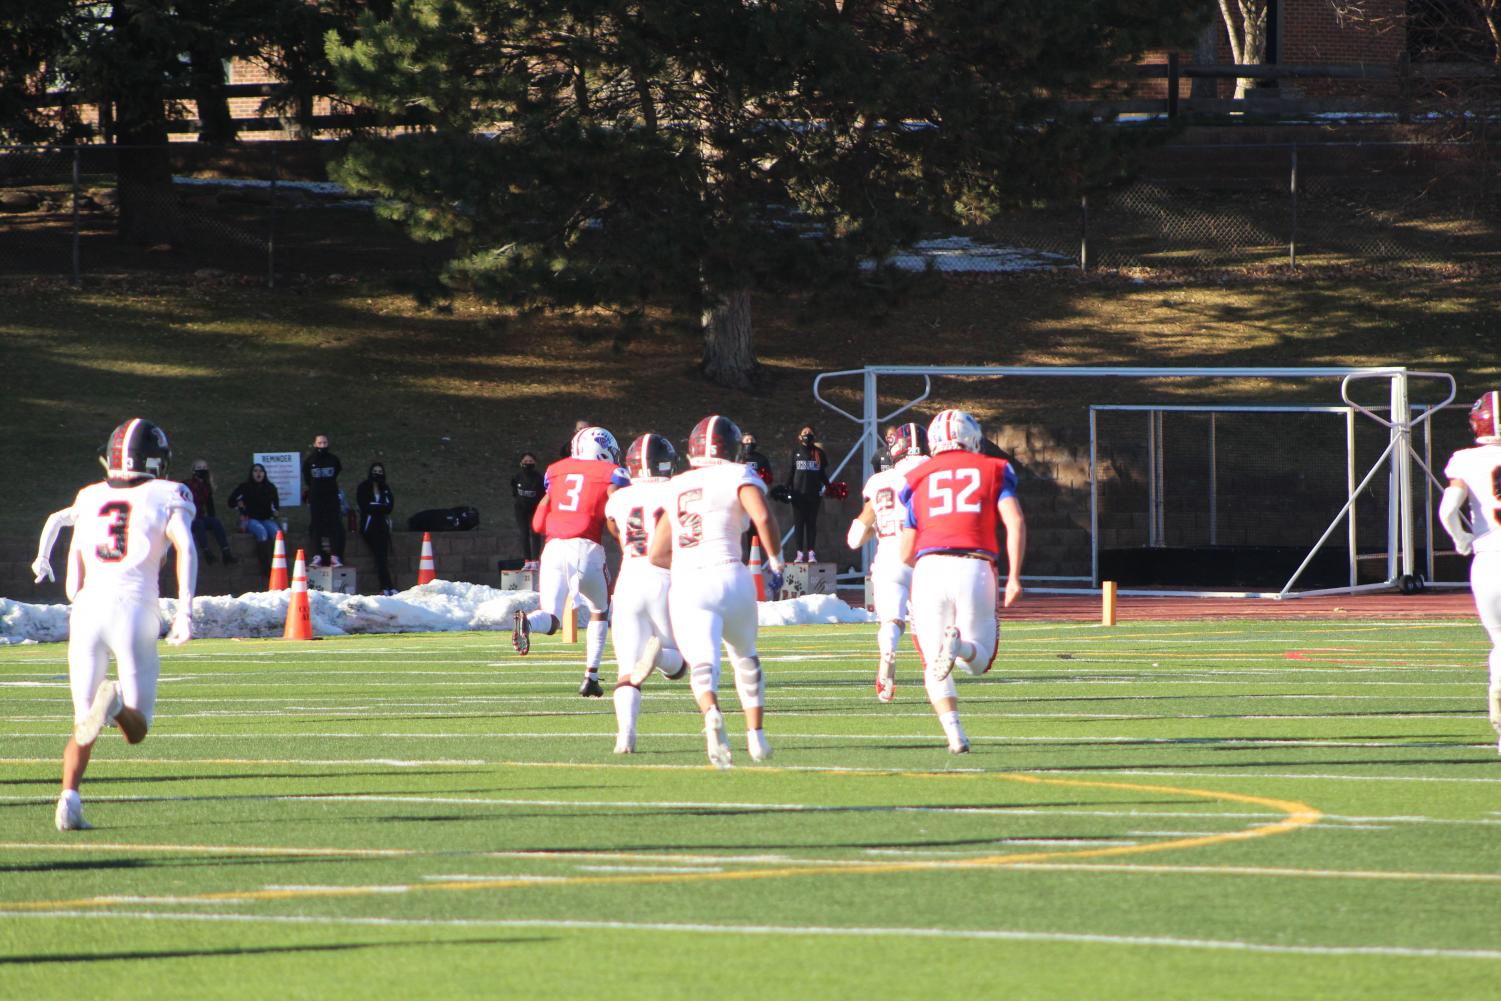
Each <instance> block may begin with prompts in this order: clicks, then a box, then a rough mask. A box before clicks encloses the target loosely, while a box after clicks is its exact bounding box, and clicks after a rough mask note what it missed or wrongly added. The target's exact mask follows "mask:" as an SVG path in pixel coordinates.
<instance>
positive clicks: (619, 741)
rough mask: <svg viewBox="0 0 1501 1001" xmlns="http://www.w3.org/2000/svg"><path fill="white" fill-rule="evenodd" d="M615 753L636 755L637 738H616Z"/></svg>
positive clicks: (633, 736)
mask: <svg viewBox="0 0 1501 1001" xmlns="http://www.w3.org/2000/svg"><path fill="white" fill-rule="evenodd" d="M615 753H616V754H635V753H636V737H635V735H632V736H629V737H616V738H615Z"/></svg>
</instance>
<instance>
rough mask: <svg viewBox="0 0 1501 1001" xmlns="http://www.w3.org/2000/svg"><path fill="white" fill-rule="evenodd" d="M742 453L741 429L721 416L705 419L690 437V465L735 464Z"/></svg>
mask: <svg viewBox="0 0 1501 1001" xmlns="http://www.w3.org/2000/svg"><path fill="white" fill-rule="evenodd" d="M739 453H740V429H739V428H738V427H736V426H735V422H734V421H732V420H730V419H729V418H728V417H725V416H723V415H721V414H713V415H711V416H709V417H705V418H704V419H703V420H701V421H699V422H698V423H697V424H695V425H693V432H692V433H691V434H689V435H688V465H690V466H709V465H713V464H714V463H717V462H734V461H735V456H736V455H738V454H739Z"/></svg>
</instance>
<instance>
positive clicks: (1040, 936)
mask: <svg viewBox="0 0 1501 1001" xmlns="http://www.w3.org/2000/svg"><path fill="white" fill-rule="evenodd" d="M0 917H6V918H11V917H27V918H41V919H57V918H104V919H110V918H123V919H125V920H130V921H186V922H225V923H248V924H296V925H322V926H342V927H376V928H379V927H397V928H406V927H419V928H537V929H560V930H569V931H624V932H642V931H648V932H666V933H671V932H688V933H700V934H718V935H756V936H773V935H786V936H790V937H794V938H806V937H809V936H818V937H823V938H894V939H903V940H908V939H912V938H929V939H946V940H958V941H991V942H997V941H999V942H1067V943H1077V944H1081V945H1105V946H1117V947H1139V948H1166V949H1190V950H1208V951H1217V952H1249V953H1267V954H1275V955H1296V956H1372V957H1396V958H1407V959H1468V960H1490V961H1494V960H1501V950H1497V949H1448V948H1425V947H1421V946H1400V945H1286V944H1280V943H1272V942H1252V941H1246V940H1242V939H1210V938H1180V937H1175V936H1170V935H1111V934H1103V933H1088V932H1069V931H1037V930H1030V929H1004V928H973V929H961V928H883V927H869V926H850V927H845V928H840V927H833V926H818V925H812V926H809V925H767V924H744V925H736V924H709V923H703V924H699V923H668V922H646V921H588V920H571V919H546V918H535V919H533V918H511V919H479V918H358V917H322V916H316V915H291V914H287V915H271V914H264V915H256V914H229V913H222V914H203V913H192V912H189V913H181V914H174V913H165V912H156V911H114V912H111V911H88V910H72V911H50V912H36V911H0Z"/></svg>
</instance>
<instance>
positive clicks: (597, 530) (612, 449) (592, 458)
mask: <svg viewBox="0 0 1501 1001" xmlns="http://www.w3.org/2000/svg"><path fill="white" fill-rule="evenodd" d="M569 451H570V452H571V453H572V454H571V456H570V457H569V458H567V459H559V460H558V461H557V462H554V463H553V464H552V465H550V466H548V467H547V472H546V473H544V474H543V476H542V482H543V486H544V488H545V489H546V493H545V494H544V495H543V497H542V502H541V503H540V504H538V505H537V510H536V512H535V513H534V514H533V515H532V530H533V531H535V532H537V533H539V534H541V535H544V536H546V538H547V543H546V545H544V546H543V547H542V561H541V564H542V565H541V569H540V571H539V574H538V576H539V578H540V580H539V581H538V584H537V590H538V591H539V592H541V596H542V601H541V607H540V608H538V609H537V610H536V611H535V612H531V613H527V612H520V611H518V612H517V613H516V618H515V621H514V622H513V624H512V631H511V643H512V644H513V645H514V646H515V648H516V652H517V653H519V654H523V655H525V654H526V652H527V651H528V650H530V649H531V634H532V633H533V632H534V631H535V632H541V633H545V634H547V635H549V636H550V635H552V634H553V633H555V632H557V630H558V626H559V625H560V624H561V622H562V616H563V609H564V608H566V607H568V603H569V602H570V601H573V600H574V598H578V599H580V600H582V601H583V603H584V607H585V608H587V609H588V610H589V625H588V627H587V629H586V631H585V634H584V681H583V684H581V685H579V694H580V695H583V696H586V697H590V698H598V697H599V696H601V695H603V694H604V689H603V688H601V687H600V684H599V662H600V660H602V659H603V658H604V654H605V635H606V633H607V632H608V630H609V626H608V624H607V623H606V621H605V619H606V615H607V614H608V612H609V609H610V583H609V581H608V580H607V579H606V577H605V547H604V546H603V545H602V540H603V538H604V530H605V502H606V501H607V500H609V497H610V494H612V493H614V492H615V491H616V490H617V489H619V488H620V487H623V486H628V485H629V484H630V482H631V480H630V477H629V476H627V475H626V471H625V470H624V469H622V468H621V466H620V446H619V445H618V444H616V442H615V436H614V435H612V434H611V433H610V432H608V431H606V430H605V429H604V428H601V427H586V428H580V429H579V430H578V431H576V432H574V435H573V441H572V442H571V443H570V445H569Z"/></svg>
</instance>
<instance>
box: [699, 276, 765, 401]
mask: <svg viewBox="0 0 1501 1001" xmlns="http://www.w3.org/2000/svg"><path fill="white" fill-rule="evenodd" d="M707 298H708V302H709V305H708V306H707V307H705V309H704V311H703V319H702V325H703V330H704V359H703V364H702V365H701V366H700V367H701V368H702V369H703V373H704V376H705V377H706V378H707V379H708V380H709V381H710V382H713V383H717V384H718V385H721V386H728V387H730V388H731V389H753V388H754V387H755V385H756V379H757V376H758V375H759V374H760V370H761V366H760V365H758V364H757V363H756V350H755V346H754V345H753V344H752V342H751V332H752V331H751V294H750V290H749V289H737V290H735V291H733V292H724V293H717V292H714V291H712V290H711V291H709V292H708V293H707Z"/></svg>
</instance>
